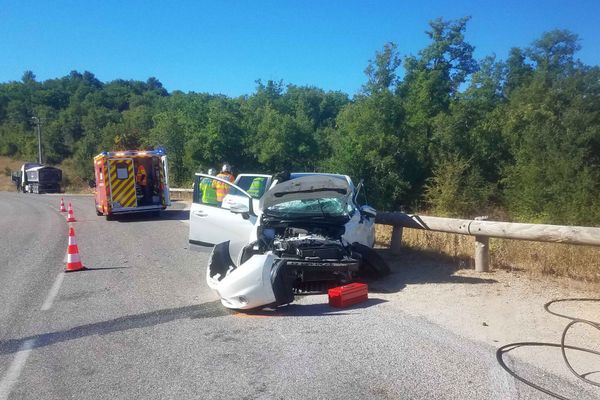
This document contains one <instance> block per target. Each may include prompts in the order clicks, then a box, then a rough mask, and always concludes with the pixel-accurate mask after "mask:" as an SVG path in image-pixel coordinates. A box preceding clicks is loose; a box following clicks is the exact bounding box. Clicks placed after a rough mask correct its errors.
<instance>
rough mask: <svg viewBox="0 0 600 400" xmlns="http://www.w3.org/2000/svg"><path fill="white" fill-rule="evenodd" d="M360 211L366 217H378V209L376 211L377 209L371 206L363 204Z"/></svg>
mask: <svg viewBox="0 0 600 400" xmlns="http://www.w3.org/2000/svg"><path fill="white" fill-rule="evenodd" d="M360 213H361V214H362V215H364V216H365V217H369V218H375V217H377V211H375V209H374V208H373V207H371V206H367V205H364V206H361V207H360Z"/></svg>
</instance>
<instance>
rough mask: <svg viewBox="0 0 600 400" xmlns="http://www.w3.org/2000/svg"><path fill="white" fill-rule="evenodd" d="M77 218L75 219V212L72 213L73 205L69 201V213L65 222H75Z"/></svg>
mask: <svg viewBox="0 0 600 400" xmlns="http://www.w3.org/2000/svg"><path fill="white" fill-rule="evenodd" d="M76 221H77V220H76V219H75V214H73V206H72V205H71V202H69V213H68V215H67V222H76Z"/></svg>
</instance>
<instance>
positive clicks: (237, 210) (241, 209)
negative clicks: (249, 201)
mask: <svg viewBox="0 0 600 400" xmlns="http://www.w3.org/2000/svg"><path fill="white" fill-rule="evenodd" d="M229 211H230V212H232V213H234V214H240V215H241V216H242V218H244V219H248V218H250V210H249V209H248V207H246V206H245V205H243V204H232V205H231V208H230V209H229Z"/></svg>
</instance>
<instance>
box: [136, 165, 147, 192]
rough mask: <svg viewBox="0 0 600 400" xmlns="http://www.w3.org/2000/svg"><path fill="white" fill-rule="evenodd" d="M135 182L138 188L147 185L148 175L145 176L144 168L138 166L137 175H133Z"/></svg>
mask: <svg viewBox="0 0 600 400" xmlns="http://www.w3.org/2000/svg"><path fill="white" fill-rule="evenodd" d="M135 182H136V183H137V184H138V185H140V186H144V187H145V186H146V185H148V175H146V168H144V166H143V165H138V168H137V174H136V175H135Z"/></svg>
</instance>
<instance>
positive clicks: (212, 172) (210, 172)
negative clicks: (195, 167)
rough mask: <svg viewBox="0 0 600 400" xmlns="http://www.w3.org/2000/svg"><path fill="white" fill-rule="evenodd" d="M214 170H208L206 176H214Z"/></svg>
mask: <svg viewBox="0 0 600 400" xmlns="http://www.w3.org/2000/svg"><path fill="white" fill-rule="evenodd" d="M215 172H216V171H215V169H214V168H209V169H208V174H209V175H212V176H214V175H215Z"/></svg>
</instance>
